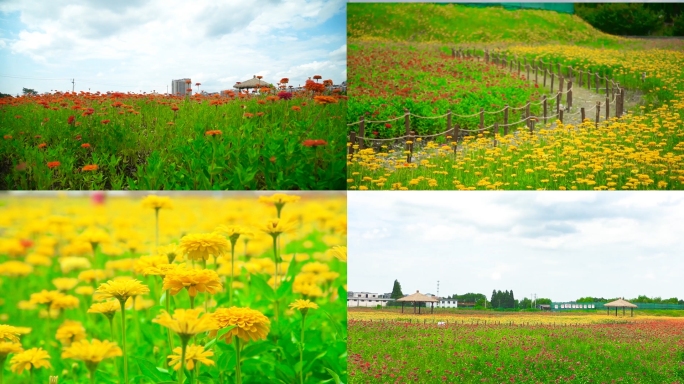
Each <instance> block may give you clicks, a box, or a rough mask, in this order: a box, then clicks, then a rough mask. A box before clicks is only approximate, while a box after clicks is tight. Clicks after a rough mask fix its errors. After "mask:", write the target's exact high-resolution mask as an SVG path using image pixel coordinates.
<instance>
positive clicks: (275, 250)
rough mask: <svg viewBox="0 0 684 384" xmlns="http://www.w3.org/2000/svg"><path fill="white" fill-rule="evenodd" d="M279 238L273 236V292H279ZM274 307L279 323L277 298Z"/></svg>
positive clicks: (276, 319)
mask: <svg viewBox="0 0 684 384" xmlns="http://www.w3.org/2000/svg"><path fill="white" fill-rule="evenodd" d="M277 239H278V236H273V261H274V262H275V276H274V277H273V286H274V288H273V291H274V292H275V291H277V290H278V241H277ZM273 306H274V308H275V321H276V323H277V322H278V299H277V298H276V299H275V301H274V303H273Z"/></svg>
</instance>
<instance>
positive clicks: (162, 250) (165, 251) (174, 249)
mask: <svg viewBox="0 0 684 384" xmlns="http://www.w3.org/2000/svg"><path fill="white" fill-rule="evenodd" d="M180 253H181V251H180V250H179V249H178V245H177V244H169V245H165V246H163V247H159V248H157V254H160V255H164V256H166V257H167V259H168V262H169V264H171V263H173V261H174V260H176V256H178V255H179V254H180Z"/></svg>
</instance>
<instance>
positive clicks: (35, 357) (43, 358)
mask: <svg viewBox="0 0 684 384" xmlns="http://www.w3.org/2000/svg"><path fill="white" fill-rule="evenodd" d="M10 368H11V369H12V372H14V373H17V374H21V373H22V372H23V371H24V370H25V369H28V370H30V369H36V368H52V365H50V355H49V354H48V353H47V352H46V351H45V350H44V349H42V348H31V349H28V350H26V351H24V352H20V353H17V354H16V355H14V356H12V359H11V360H10Z"/></svg>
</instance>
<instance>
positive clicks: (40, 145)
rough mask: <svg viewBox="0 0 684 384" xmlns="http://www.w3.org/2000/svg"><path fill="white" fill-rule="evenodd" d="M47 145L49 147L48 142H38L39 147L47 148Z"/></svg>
mask: <svg viewBox="0 0 684 384" xmlns="http://www.w3.org/2000/svg"><path fill="white" fill-rule="evenodd" d="M45 147H47V144H46V143H40V144H38V148H45Z"/></svg>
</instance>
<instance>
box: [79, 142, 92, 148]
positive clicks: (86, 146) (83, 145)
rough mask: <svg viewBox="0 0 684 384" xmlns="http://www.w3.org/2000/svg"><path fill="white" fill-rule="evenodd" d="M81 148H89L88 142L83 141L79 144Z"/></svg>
mask: <svg viewBox="0 0 684 384" xmlns="http://www.w3.org/2000/svg"><path fill="white" fill-rule="evenodd" d="M81 148H90V144H88V143H83V144H81Z"/></svg>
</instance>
